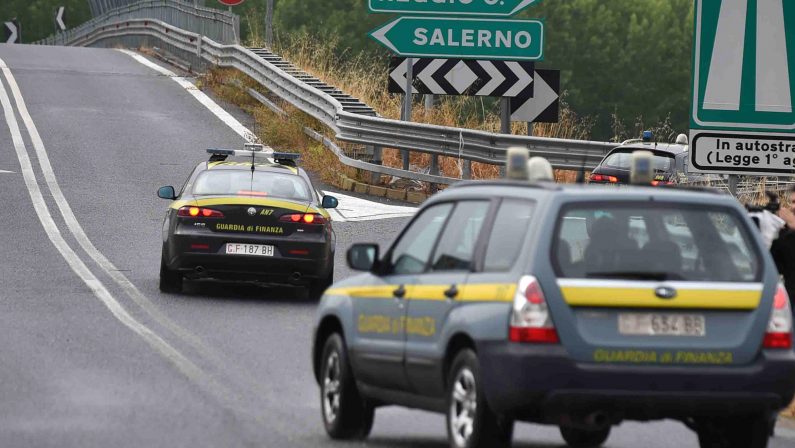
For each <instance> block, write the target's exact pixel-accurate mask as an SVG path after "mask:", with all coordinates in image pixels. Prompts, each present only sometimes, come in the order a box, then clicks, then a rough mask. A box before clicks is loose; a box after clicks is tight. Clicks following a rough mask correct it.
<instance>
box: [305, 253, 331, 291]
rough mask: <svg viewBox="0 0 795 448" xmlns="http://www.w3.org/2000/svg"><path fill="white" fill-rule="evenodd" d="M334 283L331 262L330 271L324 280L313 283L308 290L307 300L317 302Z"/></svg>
mask: <svg viewBox="0 0 795 448" xmlns="http://www.w3.org/2000/svg"><path fill="white" fill-rule="evenodd" d="M333 283H334V261H332V262H331V269H330V270H329V273H328V275H327V276H326V278H323V279H320V280H315V281H313V282H312V283H311V284H310V285H309V288H308V292H307V294H308V298H309V300H312V301H318V300H320V298H321V297H323V293H324V292H326V290H327V289H328V287H329V286H331V285H332V284H333Z"/></svg>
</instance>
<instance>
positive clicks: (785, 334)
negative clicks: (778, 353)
mask: <svg viewBox="0 0 795 448" xmlns="http://www.w3.org/2000/svg"><path fill="white" fill-rule="evenodd" d="M763 347H764V348H772V349H788V350H791V349H792V307H791V305H790V301H789V295H787V290H786V289H784V286H783V285H781V284H779V285H778V289H777V290H776V297H775V298H774V299H773V314H771V315H770V321H769V322H768V324H767V332H766V333H765V341H764V343H763Z"/></svg>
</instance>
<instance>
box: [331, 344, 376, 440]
mask: <svg viewBox="0 0 795 448" xmlns="http://www.w3.org/2000/svg"><path fill="white" fill-rule="evenodd" d="M321 360H322V364H321V367H320V414H321V417H322V418H323V426H325V428H326V433H327V434H328V435H329V437H331V438H332V439H336V440H351V439H364V438H366V437H367V436H368V435H370V430H372V429H373V421H374V419H375V408H374V407H373V406H372V405H370V404H368V403H367V401H366V400H364V399H363V398H362V396H361V395H360V394H359V390H358V389H357V388H356V380H355V379H354V378H353V372H352V371H351V366H350V363H349V362H348V351H347V349H346V348H345V341H344V340H343V339H342V337H341V336H340V335H339V334H337V333H334V334H332V335H331V336H329V338H328V339H326V343H325V344H324V345H323V357H322V358H321ZM335 382H336V398H335V397H334V396H333V394H334V393H335V392H334V390H335V387H334V386H335ZM335 405H336V409H335Z"/></svg>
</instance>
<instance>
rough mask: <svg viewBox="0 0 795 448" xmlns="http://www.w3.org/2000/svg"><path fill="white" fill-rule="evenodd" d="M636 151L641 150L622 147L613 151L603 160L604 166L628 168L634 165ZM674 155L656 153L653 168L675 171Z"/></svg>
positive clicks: (664, 171)
mask: <svg viewBox="0 0 795 448" xmlns="http://www.w3.org/2000/svg"><path fill="white" fill-rule="evenodd" d="M634 151H640V150H639V149H637V150H633V149H620V150H617V151H614V152H612V153H611V154H610V155H609V156H607V158H606V159H605V161H604V162H602V166H604V167H608V168H619V169H622V170H628V169H630V167H631V166H632V153H633V152H634ZM675 163H676V162H675V160H674V156H673V155H669V154H665V153H659V152H655V153H654V159H653V168H654V170H655V171H657V172H662V173H669V172H671V171H673V166H674V164H675Z"/></svg>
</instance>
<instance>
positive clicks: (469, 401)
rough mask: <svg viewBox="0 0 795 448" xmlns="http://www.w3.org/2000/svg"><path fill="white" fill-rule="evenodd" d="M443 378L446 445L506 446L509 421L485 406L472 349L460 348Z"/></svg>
mask: <svg viewBox="0 0 795 448" xmlns="http://www.w3.org/2000/svg"><path fill="white" fill-rule="evenodd" d="M447 378H448V380H447V437H448V439H449V441H450V446H451V447H452V448H503V447H510V446H511V439H512V438H513V420H511V419H509V418H507V417H506V416H502V415H498V414H496V413H494V412H493V411H492V410H491V409H490V408H489V405H488V403H487V402H486V397H485V394H484V392H483V384H482V382H481V377H480V366H479V364H478V358H477V355H476V354H475V352H473V351H472V350H470V349H464V350H462V351H460V352H459V353H458V354H457V355H456V357H455V359H454V360H453V363H452V366H451V368H450V372H449V373H448V377H447ZM473 405H474V406H473ZM473 407H474V410H473V409H472V408H473ZM473 411H474V412H473ZM467 433H469V434H468V435H467Z"/></svg>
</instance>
